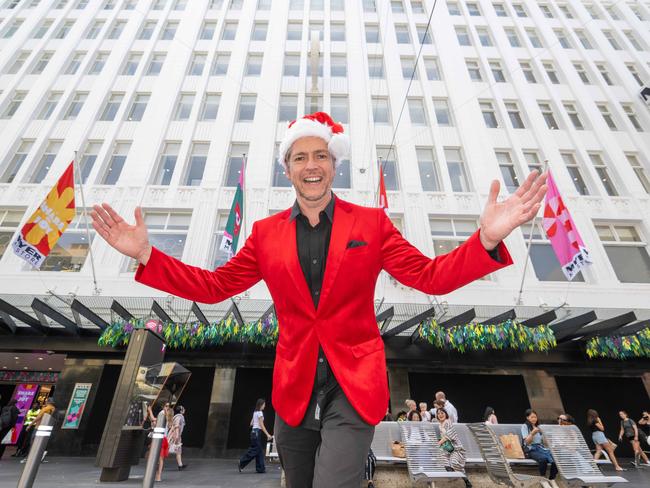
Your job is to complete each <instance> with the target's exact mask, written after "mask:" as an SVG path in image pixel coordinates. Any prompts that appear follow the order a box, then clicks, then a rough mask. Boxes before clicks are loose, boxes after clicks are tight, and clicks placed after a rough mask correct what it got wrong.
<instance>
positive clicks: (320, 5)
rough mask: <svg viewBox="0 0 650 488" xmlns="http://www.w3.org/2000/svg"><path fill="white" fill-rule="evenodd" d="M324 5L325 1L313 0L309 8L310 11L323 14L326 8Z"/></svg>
mask: <svg viewBox="0 0 650 488" xmlns="http://www.w3.org/2000/svg"><path fill="white" fill-rule="evenodd" d="M324 3H325V2H324V0H311V1H310V2H309V8H310V10H314V11H318V12H322V11H323V10H324V8H325V5H324Z"/></svg>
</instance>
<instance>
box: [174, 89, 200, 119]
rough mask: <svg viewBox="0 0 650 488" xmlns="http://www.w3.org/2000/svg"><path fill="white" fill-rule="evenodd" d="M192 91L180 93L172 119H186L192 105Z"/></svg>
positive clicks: (188, 116)
mask: <svg viewBox="0 0 650 488" xmlns="http://www.w3.org/2000/svg"><path fill="white" fill-rule="evenodd" d="M194 95H195V94H194V93H181V95H180V97H179V98H178V103H177V105H176V112H175V113H174V120H188V119H189V118H190V115H191V113H192V106H193V105H194Z"/></svg>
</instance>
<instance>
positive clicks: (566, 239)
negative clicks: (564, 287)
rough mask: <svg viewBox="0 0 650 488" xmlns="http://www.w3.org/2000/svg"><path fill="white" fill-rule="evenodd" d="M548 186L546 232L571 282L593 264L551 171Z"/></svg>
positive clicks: (545, 211) (545, 215) (545, 210)
mask: <svg viewBox="0 0 650 488" xmlns="http://www.w3.org/2000/svg"><path fill="white" fill-rule="evenodd" d="M546 184H547V186H548V191H547V192H546V201H545V202H544V221H543V226H544V230H545V231H546V235H547V236H548V238H549V240H550V241H551V246H553V251H555V255H556V256H557V259H558V261H559V262H560V266H561V267H562V272H563V273H564V276H566V278H567V280H569V281H571V280H572V279H573V277H574V276H575V275H577V274H578V271H580V270H581V269H582V268H583V267H585V266H586V265H587V264H592V261H591V259H590V258H589V251H587V249H585V243H584V242H583V241H582V238H581V237H580V234H579V233H578V229H577V228H576V225H575V224H574V223H573V219H572V218H571V215H570V214H569V209H567V208H566V206H565V205H564V202H563V201H562V197H561V196H560V192H559V191H558V189H557V186H556V185H555V181H554V180H553V175H551V172H550V171H549V172H548V179H547V180H546Z"/></svg>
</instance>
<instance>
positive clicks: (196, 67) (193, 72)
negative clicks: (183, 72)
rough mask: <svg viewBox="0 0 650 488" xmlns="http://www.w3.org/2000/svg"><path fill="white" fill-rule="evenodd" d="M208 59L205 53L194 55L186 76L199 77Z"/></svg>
mask: <svg viewBox="0 0 650 488" xmlns="http://www.w3.org/2000/svg"><path fill="white" fill-rule="evenodd" d="M207 59H208V55H207V53H194V55H193V56H192V61H191V63H190V69H189V70H188V72H187V74H188V76H201V75H203V69H204V68H205V62H206V60H207Z"/></svg>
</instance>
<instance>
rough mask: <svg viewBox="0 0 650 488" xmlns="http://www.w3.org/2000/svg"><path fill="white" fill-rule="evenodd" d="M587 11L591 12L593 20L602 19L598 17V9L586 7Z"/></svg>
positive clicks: (590, 6)
mask: <svg viewBox="0 0 650 488" xmlns="http://www.w3.org/2000/svg"><path fill="white" fill-rule="evenodd" d="M585 9H586V10H587V12H589V15H591V18H592V19H594V20H598V19H600V16H599V15H598V12H596V9H595V8H594V6H593V5H585Z"/></svg>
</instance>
